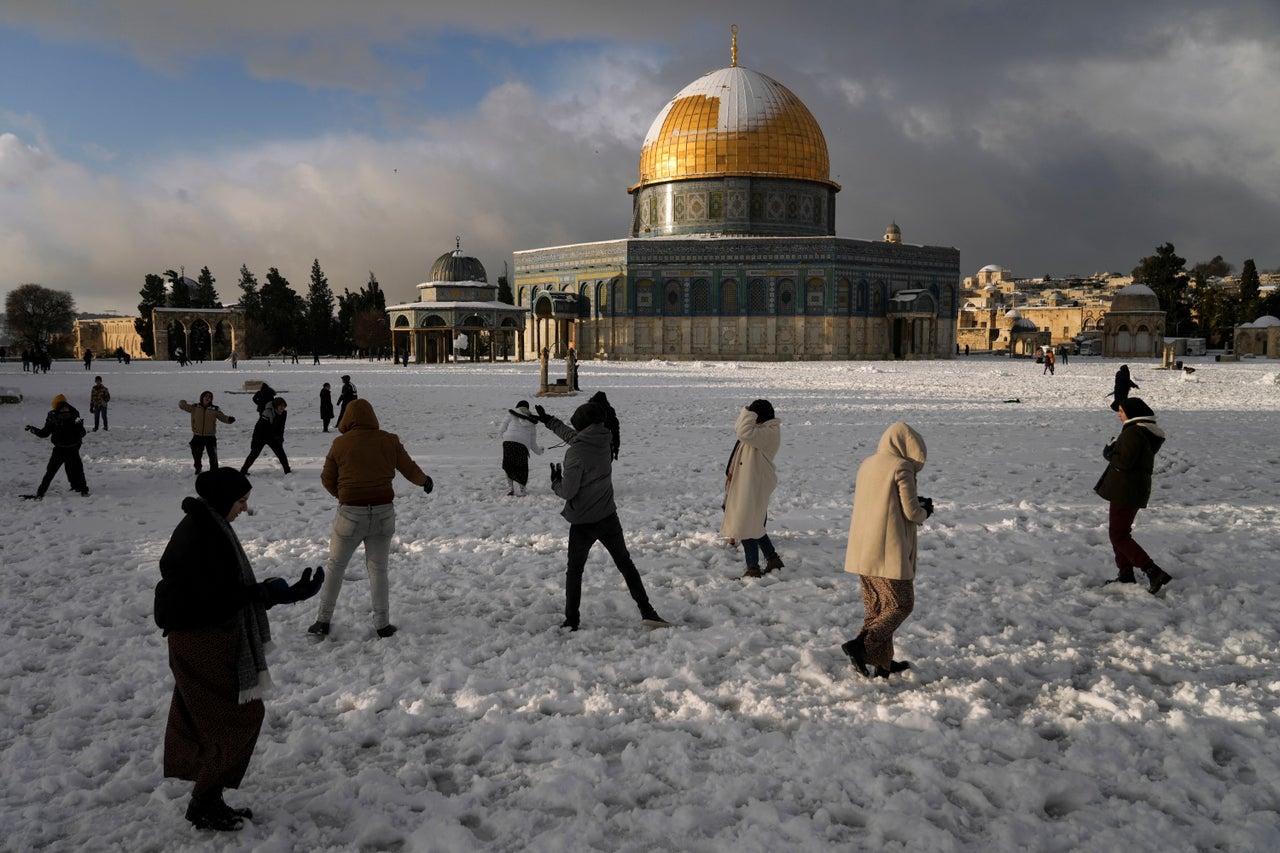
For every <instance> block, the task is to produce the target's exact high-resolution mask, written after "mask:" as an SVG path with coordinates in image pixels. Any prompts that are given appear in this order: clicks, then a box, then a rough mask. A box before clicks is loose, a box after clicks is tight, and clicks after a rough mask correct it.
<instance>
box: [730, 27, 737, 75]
mask: <svg viewBox="0 0 1280 853" xmlns="http://www.w3.org/2000/svg"><path fill="white" fill-rule="evenodd" d="M729 32H731V33H733V42H732V45H731V46H730V48H729V67H730V68H737V67H738V25H737V24H730V25H729Z"/></svg>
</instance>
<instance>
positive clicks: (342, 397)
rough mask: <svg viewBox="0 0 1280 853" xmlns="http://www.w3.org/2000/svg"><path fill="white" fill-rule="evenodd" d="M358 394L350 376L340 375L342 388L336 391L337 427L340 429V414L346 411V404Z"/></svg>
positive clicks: (349, 403)
mask: <svg viewBox="0 0 1280 853" xmlns="http://www.w3.org/2000/svg"><path fill="white" fill-rule="evenodd" d="M358 396H359V395H358V394H357V393H356V386H355V385H353V384H352V383H351V377H350V376H343V377H342V388H341V389H339V391H338V429H342V416H343V415H345V414H346V413H347V406H349V405H351V401H352V400H354V399H356V398H357V397H358Z"/></svg>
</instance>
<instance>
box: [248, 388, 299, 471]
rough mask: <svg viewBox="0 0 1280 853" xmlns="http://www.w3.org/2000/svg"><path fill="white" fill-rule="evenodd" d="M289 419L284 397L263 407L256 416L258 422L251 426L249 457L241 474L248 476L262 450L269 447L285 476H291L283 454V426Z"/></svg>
mask: <svg viewBox="0 0 1280 853" xmlns="http://www.w3.org/2000/svg"><path fill="white" fill-rule="evenodd" d="M288 419H289V404H288V403H286V402H285V401H284V397H276V398H275V399H274V400H272V401H271V403H270V405H267V406H265V407H263V409H262V414H260V415H258V422H257V423H256V424H254V425H253V437H252V438H251V439H250V440H249V455H248V456H247V457H246V458H245V460H244V464H243V465H241V466H240V473H241V474H248V473H249V469H250V468H251V467H252V466H253V463H254V461H255V460H256V459H257V458H258V454H259V453H261V452H262V448H264V447H270V448H271V451H272V452H273V453H275V455H276V458H277V459H279V460H280V464H281V466H283V467H284V472H285V473H286V474H292V473H293V469H291V468H290V467H289V457H288V456H286V455H285V452H284V424H285V421H287V420H288Z"/></svg>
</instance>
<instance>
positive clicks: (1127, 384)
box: [1110, 364, 1138, 412]
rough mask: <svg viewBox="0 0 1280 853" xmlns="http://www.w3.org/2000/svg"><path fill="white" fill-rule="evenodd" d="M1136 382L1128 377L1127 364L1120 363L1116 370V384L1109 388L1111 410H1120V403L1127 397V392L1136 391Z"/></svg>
mask: <svg viewBox="0 0 1280 853" xmlns="http://www.w3.org/2000/svg"><path fill="white" fill-rule="evenodd" d="M1137 389H1138V383H1137V382H1134V381H1133V380H1132V379H1130V378H1129V365H1127V364H1122V365H1120V369H1119V370H1117V371H1116V384H1115V387H1114V388H1112V389H1111V395H1110V396H1111V397H1113V398H1114V399H1112V401H1111V411H1113V412H1118V411H1120V405H1121V404H1122V403H1124V401H1125V400H1127V399H1129V392H1130V391H1136V390H1137Z"/></svg>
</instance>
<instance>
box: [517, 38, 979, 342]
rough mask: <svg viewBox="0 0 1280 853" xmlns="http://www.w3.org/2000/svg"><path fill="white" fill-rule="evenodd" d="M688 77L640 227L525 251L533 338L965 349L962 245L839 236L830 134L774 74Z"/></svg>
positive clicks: (635, 215)
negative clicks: (958, 336) (621, 234)
mask: <svg viewBox="0 0 1280 853" xmlns="http://www.w3.org/2000/svg"><path fill="white" fill-rule="evenodd" d="M737 59H738V58H737V37H736V29H735V36H734V43H733V48H732V52H731V60H732V61H731V64H730V65H729V67H727V68H722V69H719V70H717V71H712V72H710V73H708V74H706V75H705V76H703V77H702V78H700V79H699V80H696V81H694V82H693V83H691V84H690V85H688V86H686V87H685V88H684V89H683V90H681V91H680V92H679V93H678V94H677V95H676V96H675V97H674V98H673V99H672V100H671V102H670V103H668V104H667V106H666V107H665V108H664V109H663V110H662V111H661V112H660V113H659V114H658V116H657V118H656V119H655V120H654V121H653V124H652V125H651V127H650V128H649V132H648V134H647V135H646V137H645V140H644V144H643V146H642V147H641V151H640V168H639V181H638V182H637V183H636V184H635V185H634V186H632V187H631V188H630V189H629V190H628V192H629V193H630V194H631V196H632V225H631V235H630V236H629V237H626V238H623V239H618V240H610V241H606V242H599V243H580V244H574V245H568V246H559V247H554V248H542V249H529V250H525V251H519V252H516V253H515V274H514V288H515V296H516V302H517V304H519V305H520V306H521V307H525V308H527V309H529V310H530V312H531V316H530V318H529V321H528V327H527V328H528V335H529V338H530V342H531V344H532V346H533V347H534V348H535V349H537V350H539V351H540V350H541V349H542V348H544V347H545V348H547V349H548V350H549V351H550V352H551V353H552V354H554V355H564V354H565V353H566V351H567V348H568V347H570V346H573V347H575V348H576V350H577V353H578V355H579V356H580V357H595V358H610V359H643V358H654V357H661V358H670V359H694V358H708V359H735V360H760V361H775V360H790V359H796V360H801V359H804V360H810V359H818V360H821V359H886V358H897V359H919V358H951V357H952V356H954V352H955V328H956V324H955V317H956V297H957V289H958V282H959V277H960V276H959V261H960V253H959V251H957V250H956V249H954V248H951V247H943V246H920V245H912V244H908V243H904V242H902V232H901V229H900V228H899V227H898V225H897V224H896V223H894V224H891V225H890V226H889V227H888V228H887V229H886V232H885V235H884V239H883V240H852V239H845V238H840V237H836V236H834V234H835V196H836V193H837V192H839V191H840V185H839V184H837V183H835V182H834V181H832V180H831V176H830V163H829V159H828V153H827V143H826V139H825V138H824V136H823V134H822V129H821V128H820V127H819V126H818V123H817V121H816V120H815V119H814V117H813V115H812V114H811V113H810V112H809V110H808V108H807V107H806V106H805V105H804V103H802V102H801V101H800V99H799V98H797V97H796V96H795V95H794V94H793V93H792V92H791V91H790V90H788V89H787V88H786V87H784V86H783V85H782V84H781V83H778V82H777V81H776V80H773V79H772V78H770V77H767V76H765V75H764V74H760V73H758V72H755V71H751V70H748V69H746V68H743V67H740V66H739V65H738V61H737Z"/></svg>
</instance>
